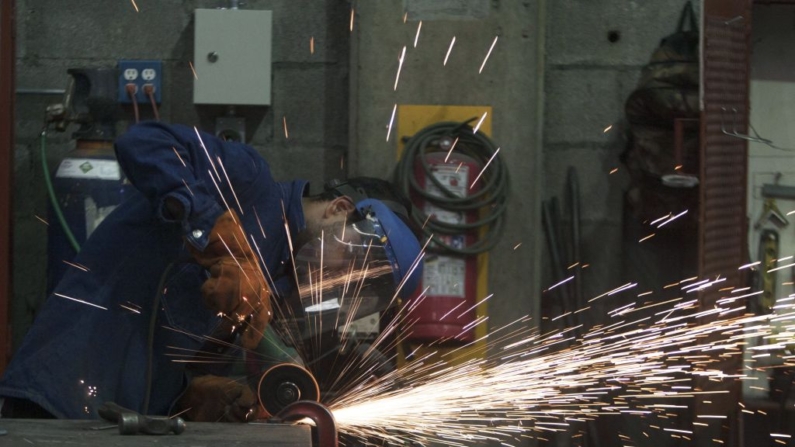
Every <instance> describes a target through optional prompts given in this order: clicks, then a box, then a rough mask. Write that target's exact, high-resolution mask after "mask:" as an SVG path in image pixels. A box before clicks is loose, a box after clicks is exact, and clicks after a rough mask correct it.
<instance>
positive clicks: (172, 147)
mask: <svg viewBox="0 0 795 447" xmlns="http://www.w3.org/2000/svg"><path fill="white" fill-rule="evenodd" d="M171 149H172V150H173V151H174V154H175V155H176V156H177V158H179V161H180V162H181V163H182V166H183V167H188V165H186V164H185V160H183V159H182V157H181V156H180V155H179V152H177V148H175V147H174V146H171Z"/></svg>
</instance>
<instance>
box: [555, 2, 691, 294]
mask: <svg viewBox="0 0 795 447" xmlns="http://www.w3.org/2000/svg"><path fill="white" fill-rule="evenodd" d="M684 4H685V0H667V1H654V2H649V1H640V0H604V1H598V2H594V1H586V0H559V1H554V2H549V6H548V9H549V12H548V14H547V21H548V23H547V46H546V70H545V77H546V83H545V84H546V85H545V94H546V101H545V110H546V113H545V117H544V152H543V158H544V178H545V182H544V189H543V193H542V197H543V198H549V197H553V196H557V197H558V198H559V199H562V198H564V197H565V189H564V188H565V181H566V171H567V169H568V167H569V166H574V167H575V168H576V169H577V172H578V175H579V181H580V195H581V204H582V216H581V225H582V253H583V255H582V259H581V261H582V262H587V263H589V264H590V267H589V268H588V269H586V270H585V271H584V272H583V280H584V290H585V292H586V297H592V296H595V295H599V294H601V293H603V292H605V291H607V290H610V289H612V288H614V287H617V286H620V285H622V284H624V283H625V282H629V281H638V278H633V277H632V276H631V275H632V272H628V273H626V274H625V273H624V267H623V264H624V259H625V258H626V256H627V255H626V253H627V250H629V249H631V248H632V247H626V246H624V243H623V242H622V231H623V223H622V220H623V217H622V213H623V193H624V190H625V189H626V187H627V181H628V177H627V175H626V172H625V169H624V166H623V165H622V164H621V162H620V160H619V155H620V154H621V152H622V151H623V150H624V145H625V140H624V137H623V129H624V128H625V125H624V124H623V117H624V102H625V101H626V99H627V97H628V96H629V94H630V93H631V92H632V90H633V89H634V88H635V86H636V83H637V81H638V78H639V74H640V71H641V68H642V67H643V65H645V64H646V63H647V62H648V60H649V58H650V56H651V54H652V52H653V51H654V49H655V48H656V47H657V45H658V44H659V42H660V39H661V38H663V37H665V36H666V35H668V34H671V33H672V32H674V31H675V30H676V26H677V21H678V19H679V14H680V12H681V10H682V7H683V5H684ZM694 4H695V6H696V10H697V11H698V10H699V8H700V6H699V5H700V2H698V1H697V2H694ZM608 126H612V128H611V129H610V130H609V131H607V132H605V129H607V128H608ZM615 168H618V171H617V172H616V173H615V174H612V175H611V174H610V172H611V171H612V170H613V169H615ZM564 217H565V215H564ZM629 243H631V244H637V239H634V240H633V241H630V242H629ZM631 270H632V269H631ZM676 279H681V278H674V280H676Z"/></svg>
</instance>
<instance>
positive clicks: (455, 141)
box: [444, 137, 458, 163]
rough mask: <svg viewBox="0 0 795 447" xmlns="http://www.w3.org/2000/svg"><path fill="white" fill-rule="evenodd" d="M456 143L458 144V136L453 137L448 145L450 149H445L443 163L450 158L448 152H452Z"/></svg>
mask: <svg viewBox="0 0 795 447" xmlns="http://www.w3.org/2000/svg"><path fill="white" fill-rule="evenodd" d="M456 144H458V137H455V140H454V141H453V144H451V145H450V150H449V151H447V155H445V157H444V162H445V163H447V160H449V159H450V154H452V153H453V150H454V149H455V145H456Z"/></svg>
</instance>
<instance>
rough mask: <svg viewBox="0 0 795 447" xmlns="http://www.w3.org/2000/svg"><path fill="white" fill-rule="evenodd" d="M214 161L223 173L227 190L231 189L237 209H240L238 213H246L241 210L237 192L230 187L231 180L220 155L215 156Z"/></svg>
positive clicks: (241, 206)
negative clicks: (227, 186)
mask: <svg viewBox="0 0 795 447" xmlns="http://www.w3.org/2000/svg"><path fill="white" fill-rule="evenodd" d="M216 161H217V162H218V166H220V167H221V172H223V173H224V178H225V179H226V183H227V184H228V185H229V190H230V191H232V197H234V198H235V202H236V203H237V209H238V210H240V215H241V216H242V215H244V214H246V213H245V212H244V211H243V205H241V204H240V200H238V198H237V193H236V192H235V188H233V187H232V181H231V180H229V174H227V173H226V168H225V167H224V162H223V161H221V157H218V156H216Z"/></svg>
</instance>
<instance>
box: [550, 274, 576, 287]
mask: <svg viewBox="0 0 795 447" xmlns="http://www.w3.org/2000/svg"><path fill="white" fill-rule="evenodd" d="M572 279H574V276H569V277H568V278H566V279H564V280H563V281H561V282H559V283H556V284H553V285H552V286H550V287H549V288H548V289H547V290H552V289H554V288H556V287H558V286H561V285H563V284H566V283H567V282H569V281H571V280H572Z"/></svg>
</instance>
